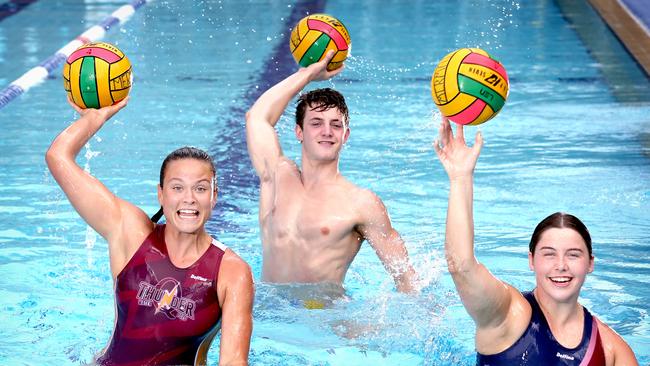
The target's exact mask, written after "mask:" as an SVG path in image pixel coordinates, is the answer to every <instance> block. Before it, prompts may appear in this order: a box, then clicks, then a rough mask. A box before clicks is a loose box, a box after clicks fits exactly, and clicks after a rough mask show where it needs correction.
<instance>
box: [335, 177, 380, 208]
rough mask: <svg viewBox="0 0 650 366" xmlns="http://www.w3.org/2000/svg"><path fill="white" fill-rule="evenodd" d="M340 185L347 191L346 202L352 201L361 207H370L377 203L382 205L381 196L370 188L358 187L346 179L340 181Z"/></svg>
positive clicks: (375, 205)
mask: <svg viewBox="0 0 650 366" xmlns="http://www.w3.org/2000/svg"><path fill="white" fill-rule="evenodd" d="M341 185H342V187H343V188H344V190H345V192H346V193H347V198H348V202H350V203H353V204H354V205H355V206H359V207H361V208H363V209H372V208H375V207H377V205H378V204H379V205H382V206H383V203H382V201H381V198H379V196H378V195H377V194H376V193H375V192H373V191H372V190H370V189H368V188H364V187H360V186H358V185H356V184H354V183H352V182H350V181H349V180H347V179H344V180H343V181H342V182H341Z"/></svg>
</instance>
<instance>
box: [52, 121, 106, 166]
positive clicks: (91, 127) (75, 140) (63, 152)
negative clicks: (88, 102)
mask: <svg viewBox="0 0 650 366" xmlns="http://www.w3.org/2000/svg"><path fill="white" fill-rule="evenodd" d="M103 124H104V121H103V120H101V119H99V118H97V117H94V116H92V115H91V114H86V115H84V116H82V117H81V118H79V119H78V120H77V121H75V122H74V123H73V124H72V125H70V126H69V127H68V128H66V129H65V130H63V132H61V133H60V134H59V135H58V136H57V137H56V138H55V139H54V141H53V142H52V145H51V146H50V148H49V149H48V151H47V155H46V159H47V162H48V164H51V163H53V162H54V161H57V160H58V161H60V160H72V161H74V158H75V157H76V156H77V154H79V151H80V150H81V148H82V147H83V146H84V145H85V144H86V143H87V142H88V140H90V138H91V137H92V136H93V135H94V134H95V133H97V131H98V130H99V129H100V128H101V127H102V125H103Z"/></svg>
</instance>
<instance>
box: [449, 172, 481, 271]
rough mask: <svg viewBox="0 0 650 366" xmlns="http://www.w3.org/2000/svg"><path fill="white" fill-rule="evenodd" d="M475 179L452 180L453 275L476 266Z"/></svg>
mask: <svg viewBox="0 0 650 366" xmlns="http://www.w3.org/2000/svg"><path fill="white" fill-rule="evenodd" d="M473 200H474V197H473V177H472V176H471V175H468V176H463V177H459V178H454V179H452V180H451V181H450V188H449V207H448V210H447V227H446V238H445V254H446V257H447V265H448V267H449V272H450V273H451V274H452V276H454V277H457V276H459V275H462V274H463V273H466V272H468V271H470V270H471V269H472V268H473V267H475V266H476V264H477V261H476V257H475V256H474V217H473V207H472V206H473Z"/></svg>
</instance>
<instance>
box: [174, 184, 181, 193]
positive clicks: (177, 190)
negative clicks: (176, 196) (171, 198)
mask: <svg viewBox="0 0 650 366" xmlns="http://www.w3.org/2000/svg"><path fill="white" fill-rule="evenodd" d="M182 190H183V187H182V186H177V185H173V186H172V191H176V192H180V191H182Z"/></svg>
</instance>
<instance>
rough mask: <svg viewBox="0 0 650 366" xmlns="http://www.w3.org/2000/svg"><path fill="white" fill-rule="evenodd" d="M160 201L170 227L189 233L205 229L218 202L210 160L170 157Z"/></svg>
mask: <svg viewBox="0 0 650 366" xmlns="http://www.w3.org/2000/svg"><path fill="white" fill-rule="evenodd" d="M158 201H160V205H161V206H162V208H163V212H164V214H165V219H166V221H167V225H168V227H173V228H175V229H176V230H178V231H180V232H182V233H188V234H196V233H197V232H199V231H200V230H203V225H204V224H205V222H206V221H208V219H209V218H210V215H211V214H212V208H214V205H215V204H216V203H217V188H216V185H215V184H214V174H213V171H212V167H211V166H210V163H208V162H206V161H202V160H197V159H192V158H187V159H178V160H173V161H170V162H169V163H168V165H167V167H166V169H165V173H164V180H163V185H162V187H161V186H158Z"/></svg>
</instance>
